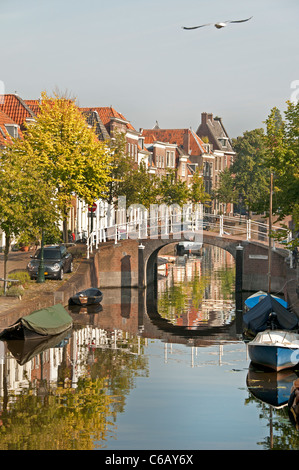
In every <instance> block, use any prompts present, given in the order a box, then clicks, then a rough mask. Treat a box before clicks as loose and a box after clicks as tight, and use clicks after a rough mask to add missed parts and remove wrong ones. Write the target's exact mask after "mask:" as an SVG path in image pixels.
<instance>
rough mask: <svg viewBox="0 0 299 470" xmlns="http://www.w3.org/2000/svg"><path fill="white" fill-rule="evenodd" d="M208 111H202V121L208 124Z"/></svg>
mask: <svg viewBox="0 0 299 470" xmlns="http://www.w3.org/2000/svg"><path fill="white" fill-rule="evenodd" d="M207 116H208V115H207V113H201V123H202V124H206V123H207Z"/></svg>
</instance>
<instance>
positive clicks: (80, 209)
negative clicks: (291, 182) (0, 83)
mask: <svg viewBox="0 0 299 470" xmlns="http://www.w3.org/2000/svg"><path fill="white" fill-rule="evenodd" d="M39 109H40V100H39V99H34V100H23V99H21V98H20V97H19V96H18V95H16V94H6V95H4V99H3V100H2V102H1V103H0V112H1V113H2V114H5V115H6V116H7V118H6V121H5V124H6V127H4V128H3V129H2V127H3V126H2V125H1V126H0V139H2V140H4V141H5V139H6V138H7V139H8V138H9V136H7V132H8V131H7V130H6V129H9V133H10V135H11V136H12V137H18V133H19V134H20V136H21V132H22V130H24V128H25V124H26V123H29V122H34V120H35V119H36V117H37V115H38V114H39ZM79 109H80V111H81V113H82V114H83V115H84V117H85V120H86V122H87V124H88V125H89V126H90V127H93V128H94V129H95V132H96V135H97V137H98V138H99V140H110V139H113V138H114V136H115V135H116V134H117V133H124V134H125V139H126V151H127V153H128V154H129V155H131V156H132V158H133V161H134V163H135V164H136V166H137V165H139V164H140V163H141V161H144V162H145V164H146V165H147V166H148V164H149V162H148V160H149V156H150V152H148V150H147V149H146V148H145V147H144V141H143V139H142V138H140V132H137V131H136V130H135V129H134V127H133V126H132V125H131V123H130V122H129V121H128V120H127V119H126V118H125V117H124V116H123V115H122V114H121V113H119V112H118V111H116V110H115V109H114V108H113V107H112V106H110V107H92V108H79ZM9 120H10V121H9ZM1 122H2V121H1ZM1 136H2V138H1ZM2 140H0V145H1V144H2ZM96 202H97V206H98V209H97V214H96V217H97V226H99V225H100V226H101V227H103V226H107V225H109V224H110V223H113V217H114V214H113V213H112V214H111V212H109V215H107V214H108V211H107V204H106V203H105V202H104V201H96ZM89 215H90V214H89V212H88V206H87V205H86V204H85V203H84V201H79V200H77V198H75V197H74V198H73V200H72V205H71V208H70V212H69V217H68V229H69V230H70V232H72V233H75V237H76V239H79V238H81V237H82V236H84V235H86V234H87V233H88V231H89V230H88V228H89V225H90V217H89ZM108 219H109V220H108ZM3 237H4V235H3V236H2V244H1V246H3V245H4V240H3ZM0 240H1V236H0Z"/></svg>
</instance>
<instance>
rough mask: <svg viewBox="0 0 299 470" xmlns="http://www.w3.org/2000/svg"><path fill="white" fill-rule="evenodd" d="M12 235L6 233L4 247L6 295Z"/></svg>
mask: <svg viewBox="0 0 299 470" xmlns="http://www.w3.org/2000/svg"><path fill="white" fill-rule="evenodd" d="M10 240H11V238H10V235H8V234H7V233H5V248H4V266H3V268H4V269H3V271H4V276H3V277H4V295H6V286H7V281H6V279H7V278H6V273H7V261H8V253H9V247H10Z"/></svg>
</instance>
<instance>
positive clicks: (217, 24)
mask: <svg viewBox="0 0 299 470" xmlns="http://www.w3.org/2000/svg"><path fill="white" fill-rule="evenodd" d="M251 18H252V16H251V17H250V18H247V19H246V20H235V21H233V20H228V21H223V22H221V23H220V22H219V23H216V24H214V26H215V28H217V29H221V28H224V27H225V26H227V25H228V24H229V23H244V22H245V21H249V20H251ZM210 25H213V23H207V24H202V25H200V26H190V27H187V26H182V28H183V29H197V28H203V27H204V26H210Z"/></svg>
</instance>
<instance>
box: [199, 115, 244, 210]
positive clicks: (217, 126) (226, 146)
mask: <svg viewBox="0 0 299 470" xmlns="http://www.w3.org/2000/svg"><path fill="white" fill-rule="evenodd" d="M196 134H197V135H198V136H199V137H200V138H201V139H202V140H203V141H204V142H205V145H206V147H207V148H208V149H209V151H210V152H211V153H212V154H213V157H214V158H213V162H210V166H209V167H207V166H206V167H205V168H204V171H205V172H207V171H208V172H210V173H212V174H213V178H212V179H213V187H214V188H215V189H216V188H217V187H218V185H219V181H220V174H221V172H222V171H223V170H224V169H225V168H229V167H230V166H231V165H232V163H233V162H234V159H235V156H236V153H235V152H234V150H233V146H232V142H231V139H230V138H229V135H228V133H227V132H226V129H225V127H224V125H223V122H222V119H221V118H220V117H213V114H212V113H202V114H201V123H200V125H199V126H198V129H197V131H196ZM214 209H215V211H216V212H218V213H219V212H224V213H226V214H231V213H232V212H233V204H227V205H226V204H220V203H219V202H218V201H216V202H215V207H214Z"/></svg>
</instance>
